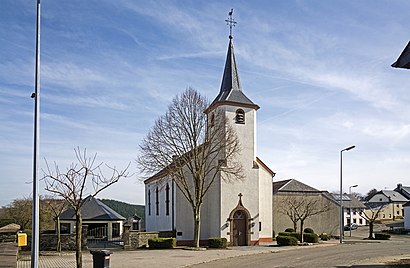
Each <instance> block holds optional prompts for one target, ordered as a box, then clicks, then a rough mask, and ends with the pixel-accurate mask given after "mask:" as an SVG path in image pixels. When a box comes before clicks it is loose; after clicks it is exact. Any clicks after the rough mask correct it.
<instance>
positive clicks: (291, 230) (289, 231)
mask: <svg viewBox="0 0 410 268" xmlns="http://www.w3.org/2000/svg"><path fill="white" fill-rule="evenodd" d="M294 231H295V230H294V229H293V228H286V230H285V232H287V233H293V232H294Z"/></svg>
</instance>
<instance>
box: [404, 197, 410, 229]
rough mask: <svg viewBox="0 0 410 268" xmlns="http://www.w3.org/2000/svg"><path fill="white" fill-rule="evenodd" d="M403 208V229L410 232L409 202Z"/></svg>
mask: <svg viewBox="0 0 410 268" xmlns="http://www.w3.org/2000/svg"><path fill="white" fill-rule="evenodd" d="M403 207H404V228H405V229H408V230H410V201H409V202H407V203H406V204H404V205H403Z"/></svg>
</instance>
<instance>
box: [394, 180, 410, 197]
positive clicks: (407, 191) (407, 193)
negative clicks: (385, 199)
mask: <svg viewBox="0 0 410 268" xmlns="http://www.w3.org/2000/svg"><path fill="white" fill-rule="evenodd" d="M394 191H396V192H398V193H401V194H402V195H403V196H404V197H406V198H407V199H410V187H408V186H403V185H402V184H401V183H399V184H397V187H396V189H394Z"/></svg>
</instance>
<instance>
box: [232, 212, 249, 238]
mask: <svg viewBox="0 0 410 268" xmlns="http://www.w3.org/2000/svg"><path fill="white" fill-rule="evenodd" d="M246 238H247V218H246V214H245V213H244V211H243V210H237V211H236V212H235V214H234V216H233V245H234V246H247V241H246Z"/></svg>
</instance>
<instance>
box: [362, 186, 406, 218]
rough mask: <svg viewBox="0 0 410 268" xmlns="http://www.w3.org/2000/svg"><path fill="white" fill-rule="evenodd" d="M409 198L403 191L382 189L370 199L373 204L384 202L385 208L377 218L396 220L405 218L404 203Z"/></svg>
mask: <svg viewBox="0 0 410 268" xmlns="http://www.w3.org/2000/svg"><path fill="white" fill-rule="evenodd" d="M408 201H409V200H408V199H407V198H406V197H404V196H403V195H402V194H401V193H399V192H397V191H395V190H394V191H393V190H382V191H379V192H377V193H376V194H374V195H373V196H372V197H371V198H370V199H369V201H368V203H370V204H372V203H374V204H384V206H385V207H384V208H383V210H382V211H380V213H379V216H378V218H377V220H381V221H385V220H396V219H403V216H404V210H403V205H404V204H405V203H407V202H408Z"/></svg>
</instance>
